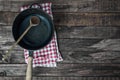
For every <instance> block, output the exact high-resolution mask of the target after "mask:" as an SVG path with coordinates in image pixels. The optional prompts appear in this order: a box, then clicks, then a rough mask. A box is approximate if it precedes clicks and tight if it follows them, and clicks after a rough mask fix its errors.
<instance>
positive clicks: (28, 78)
mask: <svg viewBox="0 0 120 80" xmlns="http://www.w3.org/2000/svg"><path fill="white" fill-rule="evenodd" d="M32 62H33V57H28V66H27V72H26V80H32Z"/></svg>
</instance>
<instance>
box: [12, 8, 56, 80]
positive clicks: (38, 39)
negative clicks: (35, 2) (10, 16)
mask: <svg viewBox="0 0 120 80" xmlns="http://www.w3.org/2000/svg"><path fill="white" fill-rule="evenodd" d="M32 16H36V17H37V18H39V20H40V24H38V25H37V26H34V27H31V28H30V29H29V31H28V32H27V33H26V34H25V36H24V37H23V38H22V39H21V40H20V41H19V42H18V45H20V46H21V47H22V48H25V49H28V50H29V58H28V68H27V74H26V76H27V77H26V80H32V60H33V58H32V55H33V50H37V49H41V48H42V47H44V46H45V45H47V44H48V43H49V42H50V40H51V38H52V35H53V32H54V28H53V22H52V19H51V17H50V16H49V15H48V14H46V13H45V12H44V11H43V10H41V9H37V8H29V9H26V10H24V11H23V12H21V13H20V14H18V15H17V17H16V18H15V20H14V22H13V27H12V33H13V37H14V39H15V41H17V40H18V39H19V38H20V36H21V35H22V34H23V33H24V32H25V31H26V29H27V28H28V26H29V25H30V19H31V17H32Z"/></svg>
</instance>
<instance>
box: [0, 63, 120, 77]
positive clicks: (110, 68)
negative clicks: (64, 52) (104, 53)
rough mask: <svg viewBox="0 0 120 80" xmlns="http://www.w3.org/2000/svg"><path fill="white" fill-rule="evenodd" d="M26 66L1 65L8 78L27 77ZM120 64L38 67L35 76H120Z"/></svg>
mask: <svg viewBox="0 0 120 80" xmlns="http://www.w3.org/2000/svg"><path fill="white" fill-rule="evenodd" d="M26 67H27V65H26V64H1V65H0V70H1V72H2V71H5V72H6V74H7V76H11V77H12V76H25V72H26ZM119 74H120V65H119V64H107V63H105V64H102V63H101V64H91V63H90V64H88V63H83V64H72V63H71V64H67V63H66V64H58V67H56V68H43V67H36V68H34V69H33V76H34V77H35V76H64V77H65V76H66V77H67V76H86V77H87V76H108V77H109V76H111V77H112V76H114V77H115V76H120V75H119Z"/></svg>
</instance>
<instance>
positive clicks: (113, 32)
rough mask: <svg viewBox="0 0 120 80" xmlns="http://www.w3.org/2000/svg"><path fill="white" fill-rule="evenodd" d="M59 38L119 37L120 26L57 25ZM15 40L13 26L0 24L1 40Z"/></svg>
mask: <svg viewBox="0 0 120 80" xmlns="http://www.w3.org/2000/svg"><path fill="white" fill-rule="evenodd" d="M55 28H56V31H57V35H58V38H59V39H64V38H65V39H69V38H70V39H74V38H77V39H79V38H80V39H81V38H82V39H119V38H120V35H119V34H120V28H119V27H114V26H112V27H105V26H103V27H99V26H98V27H95V26H88V27H85V26H74V27H69V26H55ZM6 40H7V41H9V42H11V41H13V36H12V26H0V42H2V41H3V43H5V42H7V41H6Z"/></svg>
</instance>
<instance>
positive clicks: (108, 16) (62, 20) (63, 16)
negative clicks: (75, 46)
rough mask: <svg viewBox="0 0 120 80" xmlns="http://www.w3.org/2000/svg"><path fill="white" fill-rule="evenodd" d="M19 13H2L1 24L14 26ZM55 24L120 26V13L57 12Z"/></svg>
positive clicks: (0, 15) (0, 16)
mask: <svg viewBox="0 0 120 80" xmlns="http://www.w3.org/2000/svg"><path fill="white" fill-rule="evenodd" d="M17 14H18V13H14V12H9V11H8V12H6V11H5V12H0V24H1V25H12V24H13V21H14V19H15V17H16V16H17ZM53 15H54V24H55V25H56V26H120V24H119V23H120V20H119V19H120V18H119V17H120V14H119V12H118V13H116V12H113V13H102V12H101V13H94V12H92V13H90V12H83V13H59V12H55V13H53Z"/></svg>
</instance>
